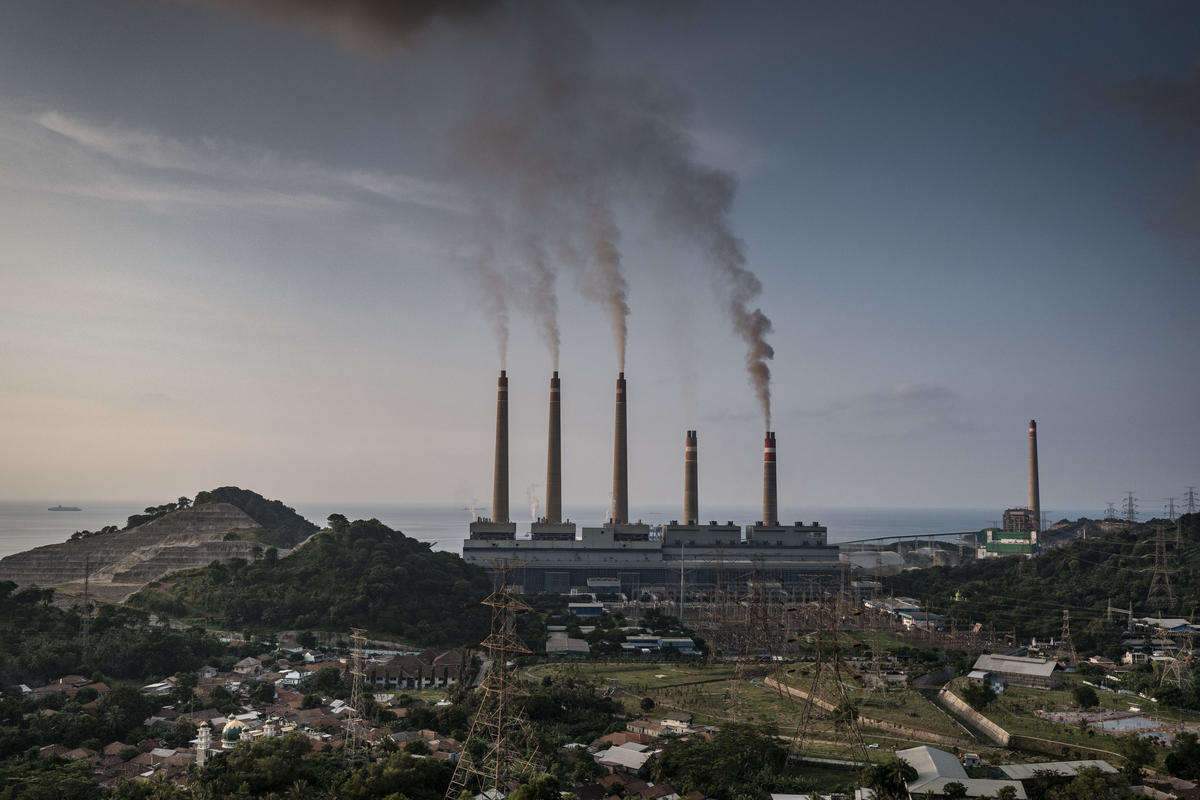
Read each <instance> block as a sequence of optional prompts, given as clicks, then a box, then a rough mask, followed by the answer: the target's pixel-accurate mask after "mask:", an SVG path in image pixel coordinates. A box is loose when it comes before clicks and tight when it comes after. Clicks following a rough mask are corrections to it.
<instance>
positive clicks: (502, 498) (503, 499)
mask: <svg viewBox="0 0 1200 800" xmlns="http://www.w3.org/2000/svg"><path fill="white" fill-rule="evenodd" d="M495 476H496V479H495V483H494V484H493V485H492V522H508V375H507V374H506V373H505V370H500V382H499V384H498V385H497V389H496V467H495Z"/></svg>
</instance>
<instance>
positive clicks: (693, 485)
mask: <svg viewBox="0 0 1200 800" xmlns="http://www.w3.org/2000/svg"><path fill="white" fill-rule="evenodd" d="M697 456H698V453H697V444H696V432H695V431H688V432H687V436H686V438H685V440H684V446H683V524H684V525H698V524H699V523H700V501H699V493H698V490H697V486H698V480H697V477H698V476H697V461H696V459H697Z"/></svg>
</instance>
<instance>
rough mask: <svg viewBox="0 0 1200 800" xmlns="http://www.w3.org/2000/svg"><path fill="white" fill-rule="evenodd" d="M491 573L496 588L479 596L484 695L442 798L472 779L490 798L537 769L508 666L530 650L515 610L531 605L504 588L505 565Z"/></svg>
mask: <svg viewBox="0 0 1200 800" xmlns="http://www.w3.org/2000/svg"><path fill="white" fill-rule="evenodd" d="M496 574H497V584H496V585H497V588H496V590H495V591H493V592H492V593H491V594H490V595H488V596H487V598H486V599H484V601H483V605H485V606H488V607H490V608H491V609H492V624H491V632H490V633H489V634H488V637H487V638H486V639H484V640H483V641H482V642H481V643H480V644H481V646H482V647H483V648H484V649H485V650H486V651H487V653H488V659H489V661H490V666H489V667H488V670H487V677H486V678H485V679H484V682H483V701H482V702H481V703H480V705H479V710H478V711H477V712H476V714H475V719H474V720H472V721H471V732H470V733H469V734H467V740H466V741H465V742H464V743H463V748H462V754H461V755H460V756H459V759H458V765H457V766H456V767H455V768H454V776H453V777H452V778H451V779H450V786H449V787H447V789H446V798H447V800H455V799H456V798H457V797H458V795H459V794H460V793H461V792H462V790H463V789H466V788H468V786H471V785H472V784H478V789H479V791H484V792H490V793H491V796H492V797H493V798H494V799H495V798H498V797H499V796H500V794H504V795H507V794H508V793H509V792H511V791H512V790H513V789H515V788H516V787H517V786H518V785H520V784H521V783H522V782H524V780H525V779H527V778H530V777H533V776H534V775H537V774H539V773H540V772H542V770H541V769H539V768H538V766H537V763H536V752H534V750H533V747H532V744H531V736H530V731H529V724H528V720H527V719H526V718H525V714H524V712H523V711H522V710H521V704H520V701H521V698H522V697H523V696H524V695H525V692H524V690H523V689H522V688H521V685H520V683H519V681H518V680H517V679H516V677H515V675H514V671H513V670H512V669H510V667H509V661H510V660H511V659H512V658H515V657H517V656H522V655H528V654H529V653H530V652H531V651H530V650H529V648H528V647H526V646H525V645H524V644H523V643H522V642H521V640H520V639H519V638H518V637H517V633H516V620H517V614H519V613H520V612H522V611H529V610H531V609H530V607H529V606H528V605H526V604H525V603H523V602H522V601H521V600H519V599H517V597H516V596H515V595H514V594H513V593H512V592H511V591H509V588H508V570H507V569H505V568H503V567H502V568H500V569H498V570H497V573H496Z"/></svg>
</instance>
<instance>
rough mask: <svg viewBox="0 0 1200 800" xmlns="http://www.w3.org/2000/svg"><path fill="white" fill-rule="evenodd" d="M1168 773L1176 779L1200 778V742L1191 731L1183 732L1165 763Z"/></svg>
mask: <svg viewBox="0 0 1200 800" xmlns="http://www.w3.org/2000/svg"><path fill="white" fill-rule="evenodd" d="M1164 763H1165V766H1166V768H1167V772H1169V773H1171V775H1173V776H1175V777H1176V778H1187V779H1188V780H1192V779H1194V778H1200V740H1198V739H1197V736H1196V734H1194V733H1192V732H1191V731H1185V732H1181V733H1180V734H1179V736H1178V737H1176V739H1175V745H1174V746H1173V747H1172V748H1171V752H1169V753H1167V757H1166V759H1165V761H1164Z"/></svg>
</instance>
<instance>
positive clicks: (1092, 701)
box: [1071, 683, 1100, 708]
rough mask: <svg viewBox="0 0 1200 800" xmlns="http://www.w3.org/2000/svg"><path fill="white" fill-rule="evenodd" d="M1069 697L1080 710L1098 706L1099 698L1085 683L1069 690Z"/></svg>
mask: <svg viewBox="0 0 1200 800" xmlns="http://www.w3.org/2000/svg"><path fill="white" fill-rule="evenodd" d="M1071 697H1072V699H1074V700H1075V705H1077V706H1079V707H1080V708H1091V707H1092V706H1097V705H1100V698H1099V697H1098V696H1097V695H1096V690H1095V689H1093V688H1092V687H1090V686H1088V685H1087V684H1086V683H1080V684H1078V685H1076V686H1075V688H1074V689H1072V690H1071Z"/></svg>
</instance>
